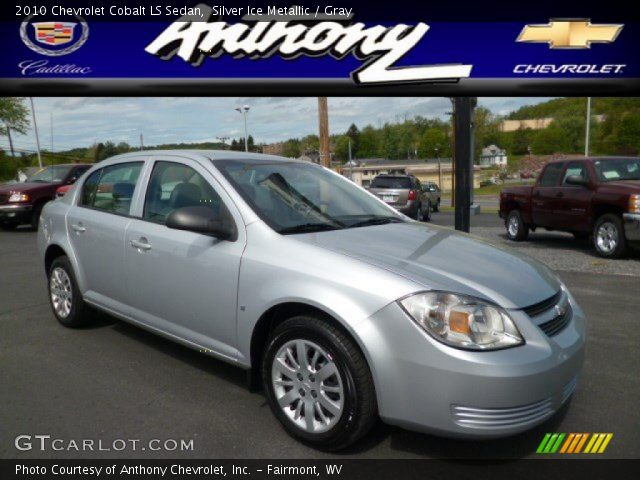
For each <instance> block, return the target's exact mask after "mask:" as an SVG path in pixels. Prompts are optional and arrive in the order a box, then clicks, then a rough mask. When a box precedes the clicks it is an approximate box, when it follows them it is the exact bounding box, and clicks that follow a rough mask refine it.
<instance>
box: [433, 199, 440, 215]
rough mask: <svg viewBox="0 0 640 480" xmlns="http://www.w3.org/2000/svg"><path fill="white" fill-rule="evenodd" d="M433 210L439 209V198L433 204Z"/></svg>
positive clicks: (437, 210)
mask: <svg viewBox="0 0 640 480" xmlns="http://www.w3.org/2000/svg"><path fill="white" fill-rule="evenodd" d="M433 211H434V212H439V211H440V199H438V201H437V202H436V204H435V205H434V206H433Z"/></svg>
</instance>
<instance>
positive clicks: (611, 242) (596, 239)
mask: <svg viewBox="0 0 640 480" xmlns="http://www.w3.org/2000/svg"><path fill="white" fill-rule="evenodd" d="M593 246H594V247H595V249H596V252H597V253H598V255H600V256H601V257H605V258H620V257H622V256H623V255H624V254H625V253H626V251H627V242H626V238H625V236H624V227H623V225H622V220H620V217H618V216H617V215H614V214H612V213H608V214H606V215H602V216H601V217H600V218H598V220H596V223H595V225H594V227H593Z"/></svg>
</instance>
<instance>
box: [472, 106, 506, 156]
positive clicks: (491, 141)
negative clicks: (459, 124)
mask: <svg viewBox="0 0 640 480" xmlns="http://www.w3.org/2000/svg"><path fill="white" fill-rule="evenodd" d="M473 133H474V138H475V142H474V158H480V154H481V152H482V149H483V148H484V147H488V146H489V145H496V144H498V143H499V139H500V119H499V118H498V117H496V116H495V115H494V114H493V113H491V110H489V109H488V108H486V107H477V108H476V109H475V113H474V116H473Z"/></svg>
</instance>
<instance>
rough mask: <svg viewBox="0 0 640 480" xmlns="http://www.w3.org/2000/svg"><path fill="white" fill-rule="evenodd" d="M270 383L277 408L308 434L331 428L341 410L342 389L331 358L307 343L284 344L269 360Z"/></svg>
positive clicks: (300, 341)
mask: <svg viewBox="0 0 640 480" xmlns="http://www.w3.org/2000/svg"><path fill="white" fill-rule="evenodd" d="M271 382H272V385H273V391H274V393H275V396H276V400H277V401H278V405H279V406H280V408H281V409H282V411H283V412H284V413H285V415H286V416H287V418H288V419H289V420H290V421H291V422H292V423H293V424H294V425H296V426H297V427H298V428H301V429H302V430H304V431H306V432H309V433H321V432H326V431H327V430H329V429H331V428H332V427H333V426H334V425H335V424H336V423H337V422H338V421H339V420H340V417H341V416H342V412H343V410H344V388H343V382H342V378H341V376H340V372H339V371H338V368H337V366H336V364H335V362H334V361H333V358H332V357H331V355H330V354H328V353H327V352H326V351H325V350H324V349H322V347H320V346H319V345H317V344H316V343H313V342H311V341H309V340H291V341H289V342H287V343H285V344H284V345H283V346H282V347H280V349H279V350H278V352H277V353H276V356H275V357H274V360H273V365H272V367H271Z"/></svg>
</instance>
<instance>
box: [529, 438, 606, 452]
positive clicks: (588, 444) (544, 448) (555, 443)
mask: <svg viewBox="0 0 640 480" xmlns="http://www.w3.org/2000/svg"><path fill="white" fill-rule="evenodd" d="M612 438H613V433H569V434H566V433H547V434H546V435H545V436H544V438H543V439H542V441H541V442H540V445H538V448H537V450H536V453H542V454H552V453H567V454H570V453H604V451H605V450H606V448H607V446H608V445H609V442H610V441H611V439H612Z"/></svg>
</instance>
